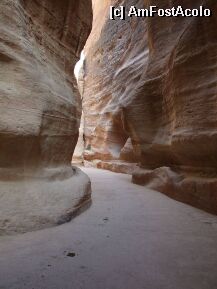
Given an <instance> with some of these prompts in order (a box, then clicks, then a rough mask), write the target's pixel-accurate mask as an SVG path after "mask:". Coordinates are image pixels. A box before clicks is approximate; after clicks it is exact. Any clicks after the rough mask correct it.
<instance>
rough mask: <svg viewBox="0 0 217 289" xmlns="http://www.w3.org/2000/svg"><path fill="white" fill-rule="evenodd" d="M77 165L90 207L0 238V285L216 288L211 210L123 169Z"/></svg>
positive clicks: (215, 225)
mask: <svg viewBox="0 0 217 289" xmlns="http://www.w3.org/2000/svg"><path fill="white" fill-rule="evenodd" d="M84 171H85V172H86V173H87V174H88V175H89V176H90V178H91V180H92V188H93V204H92V206H91V207H90V209H89V210H87V211H85V212H84V213H83V214H81V215H80V216H78V217H77V218H75V219H74V220H73V221H72V222H70V223H67V224H65V225H62V226H59V227H55V228H51V229H45V230H42V231H37V232H32V233H27V234H24V235H20V236H14V237H12V236H11V237H1V238H0V289H33V288H34V289H216V288H217V217H216V216H212V215H210V214H207V213H205V212H202V211H200V210H197V209H195V208H192V207H190V206H187V205H185V204H182V203H179V202H176V201H174V200H172V199H169V198H167V197H166V196H165V195H162V194H160V193H158V192H154V191H150V190H147V189H145V188H144V187H140V186H137V185H134V184H132V183H131V182H130V176H128V175H123V174H115V173H112V172H109V171H102V170H97V169H93V168H88V169H84ZM68 253H71V255H72V256H73V254H74V253H75V256H74V257H67V254H68Z"/></svg>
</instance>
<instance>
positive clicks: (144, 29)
mask: <svg viewBox="0 0 217 289" xmlns="http://www.w3.org/2000/svg"><path fill="white" fill-rule="evenodd" d="M94 3H95V5H94V26H93V31H92V33H91V36H90V38H89V40H88V43H87V46H86V48H85V54H86V59H85V85H84V93H83V98H84V111H85V138H86V150H85V159H86V160H87V161H92V162H93V160H94V161H95V162H96V160H100V161H101V162H104V161H106V162H108V161H111V160H115V161H118V160H121V159H122V157H123V156H124V158H125V157H126V154H123V150H125V149H126V146H127V147H128V149H127V151H128V152H127V161H128V162H129V161H132V162H135V158H136V159H138V160H139V167H137V169H136V170H135V171H134V173H133V181H134V182H136V183H140V184H143V185H147V186H149V187H151V188H154V189H157V190H159V191H161V192H164V193H166V194H168V195H170V196H172V197H174V198H176V199H178V200H181V201H185V202H187V203H189V204H192V205H195V206H197V207H200V208H203V209H206V210H209V211H211V212H215V213H217V170H216V166H217V133H216V131H217V122H216V115H217V108H216V102H217V85H216V84H217V81H216V73H215V71H216V66H217V65H216V64H217V30H216V23H217V22H216V21H217V16H216V11H217V4H216V2H215V1H209V0H207V1H203V5H204V7H205V8H210V9H212V17H193V18H188V17H168V18H167V17H154V18H143V19H142V18H136V17H132V18H129V17H127V18H126V21H121V20H109V5H110V4H111V5H114V6H115V5H119V4H122V5H124V6H126V7H127V8H129V7H130V6H131V5H135V6H137V7H138V8H145V7H148V6H149V5H157V6H158V7H159V8H171V7H172V6H175V5H182V6H183V7H184V8H198V7H199V6H200V5H201V1H200V0H191V1H189V0H186V1H181V0H178V1H169V0H158V1H153V0H149V1H148V0H145V1H136V0H131V1H94ZM129 138H130V139H131V142H132V144H133V147H134V154H133V153H132V150H131V152H130V150H129V147H130V141H129ZM126 142H127V144H126ZM124 148H125V149H124ZM125 151H126V150H125Z"/></svg>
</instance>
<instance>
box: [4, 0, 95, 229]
mask: <svg viewBox="0 0 217 289" xmlns="http://www.w3.org/2000/svg"><path fill="white" fill-rule="evenodd" d="M91 23H92V5H91V0H80V1H76V0H62V1H57V0H55V1H53V0H39V1H35V0H1V2H0V35H1V36H0V37H1V42H0V171H1V173H0V188H1V190H0V212H1V213H0V214H1V216H0V233H1V232H2V233H5V232H6V233H7V232H12V233H13V232H17V231H18V232H23V231H26V230H32V229H37V228H41V227H45V226H48V225H52V224H56V223H60V222H63V219H64V218H66V219H67V218H69V215H70V214H72V213H73V212H74V208H77V205H78V204H80V202H81V200H84V199H89V198H90V185H89V180H88V178H87V177H86V176H85V175H82V173H81V172H80V171H78V170H76V169H75V170H74V171H73V170H72V169H71V157H72V154H73V151H74V147H75V145H76V142H77V138H78V128H79V124H80V116H81V99H80V95H79V94H78V91H77V88H76V80H75V78H74V74H73V71H74V65H75V63H76V62H77V60H78V58H79V56H80V52H81V50H82V49H83V47H84V44H85V42H86V39H87V37H88V35H89V33H90V29H91ZM76 175H77V176H78V178H79V179H80V183H79V182H77V181H76ZM76 183H77V185H76ZM58 203H59V207H58Z"/></svg>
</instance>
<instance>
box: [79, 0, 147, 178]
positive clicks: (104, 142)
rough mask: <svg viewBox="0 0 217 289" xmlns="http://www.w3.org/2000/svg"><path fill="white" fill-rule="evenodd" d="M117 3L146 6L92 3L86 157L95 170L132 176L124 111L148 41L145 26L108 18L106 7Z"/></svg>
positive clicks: (132, 157) (87, 54)
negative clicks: (109, 169)
mask: <svg viewBox="0 0 217 289" xmlns="http://www.w3.org/2000/svg"><path fill="white" fill-rule="evenodd" d="M118 4H122V5H133V4H136V5H137V7H140V8H142V7H144V2H143V0H138V1H135V0H130V1H99V0H94V1H93V15H94V20H93V29H92V32H91V34H90V37H89V38H88V41H87V44H86V46H85V50H84V54H85V62H84V67H85V75H84V79H85V85H84V90H83V109H84V118H85V128H84V131H85V143H86V145H85V153H84V158H85V160H86V161H92V162H96V163H97V166H98V167H105V168H106V167H108V168H109V167H110V168H111V169H112V170H115V171H120V170H121V171H122V172H125V171H126V172H131V171H132V169H131V167H130V166H128V167H126V166H123V164H122V162H131V163H135V162H136V161H137V157H136V155H135V153H134V152H133V148H132V144H131V140H130V138H129V133H128V132H127V131H126V130H125V129H124V109H125V107H126V106H127V104H128V103H129V101H130V99H132V96H133V91H132V88H133V89H134V87H135V85H136V84H137V83H138V82H139V79H140V77H141V74H142V72H143V68H144V67H145V65H146V59H147V48H146V47H147V43H146V41H144V38H141V35H142V34H144V33H145V31H146V23H145V20H142V19H139V18H137V19H135V18H134V19H129V18H128V19H127V20H126V21H121V20H117V21H111V20H109V6H110V5H114V6H115V5H118Z"/></svg>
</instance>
